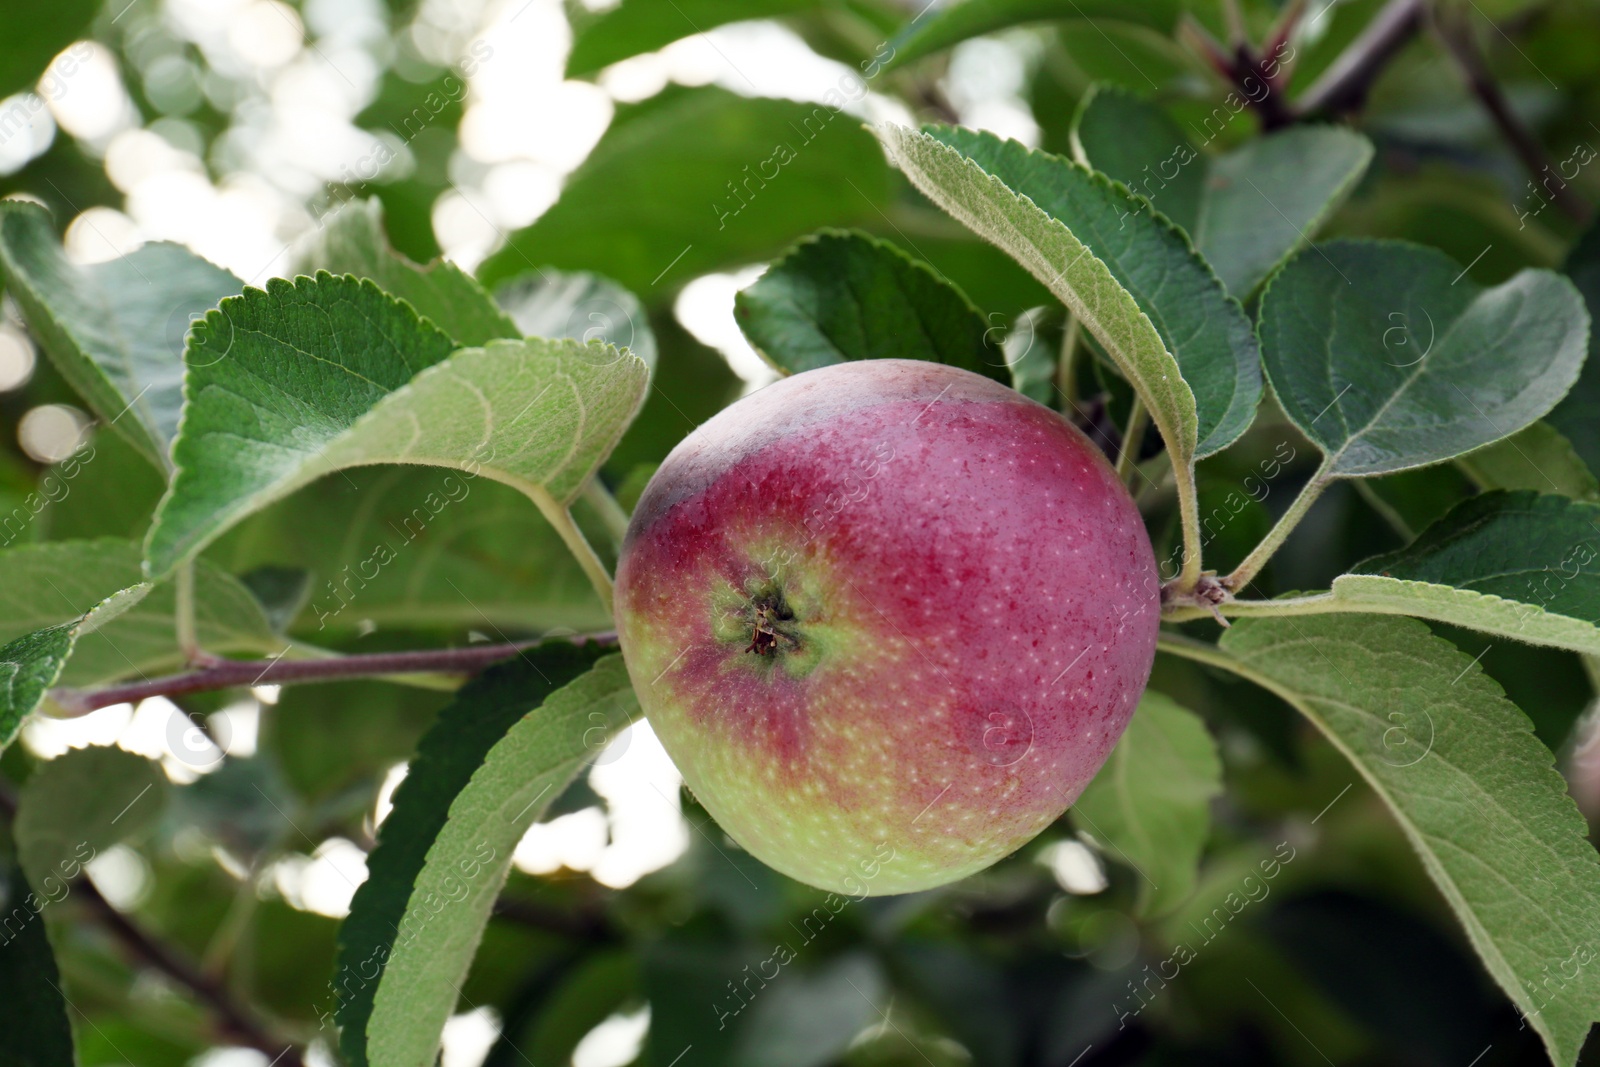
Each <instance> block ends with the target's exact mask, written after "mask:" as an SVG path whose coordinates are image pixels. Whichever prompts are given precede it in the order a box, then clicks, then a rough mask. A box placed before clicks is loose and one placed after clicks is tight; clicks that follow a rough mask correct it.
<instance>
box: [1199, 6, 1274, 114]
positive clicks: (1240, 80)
mask: <svg viewBox="0 0 1600 1067" xmlns="http://www.w3.org/2000/svg"><path fill="white" fill-rule="evenodd" d="M1242 32H1243V31H1242V28H1240V29H1239V33H1242ZM1178 37H1179V39H1180V40H1182V41H1183V42H1184V43H1185V44H1187V45H1188V46H1189V47H1190V48H1191V49H1193V50H1194V51H1195V52H1197V53H1198V54H1199V55H1200V57H1201V58H1202V59H1204V60H1205V61H1206V63H1207V64H1209V65H1210V67H1211V69H1212V70H1214V71H1216V72H1217V74H1218V75H1219V76H1220V77H1221V78H1222V79H1223V80H1224V81H1226V82H1228V83H1229V84H1231V85H1232V86H1233V87H1234V89H1236V90H1237V91H1238V93H1239V94H1240V95H1241V96H1242V97H1243V99H1244V101H1245V102H1246V103H1247V104H1248V105H1249V106H1250V107H1251V108H1252V109H1253V110H1254V111H1255V112H1256V114H1257V115H1258V116H1259V117H1260V119H1261V126H1262V129H1265V130H1276V129H1281V128H1282V127H1284V126H1288V125H1289V124H1291V123H1292V122H1294V120H1295V114H1294V111H1293V110H1292V109H1291V108H1290V107H1289V104H1288V102H1287V101H1286V100H1285V99H1284V93H1283V88H1284V84H1285V82H1286V80H1287V79H1286V78H1285V74H1286V71H1285V70H1284V69H1282V67H1281V65H1280V69H1278V70H1277V71H1275V72H1272V73H1269V70H1270V69H1271V67H1272V66H1273V63H1274V61H1275V56H1274V55H1273V54H1272V53H1268V54H1266V55H1262V54H1260V53H1258V52H1256V50H1255V47H1254V46H1253V45H1251V43H1250V42H1249V41H1248V40H1245V39H1243V38H1242V37H1241V38H1240V39H1238V40H1237V41H1235V42H1234V43H1232V44H1229V45H1223V44H1222V42H1220V41H1218V40H1217V39H1216V38H1215V37H1213V36H1211V34H1210V33H1209V32H1207V30H1206V28H1205V27H1204V26H1202V25H1201V24H1200V23H1199V22H1198V21H1196V20H1195V19H1194V18H1193V17H1192V16H1187V15H1186V16H1184V21H1183V22H1181V23H1179V25H1178Z"/></svg>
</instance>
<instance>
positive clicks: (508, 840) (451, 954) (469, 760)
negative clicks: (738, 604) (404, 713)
mask: <svg viewBox="0 0 1600 1067" xmlns="http://www.w3.org/2000/svg"><path fill="white" fill-rule="evenodd" d="M602 651H603V650H601V649H599V648H597V647H596V646H595V645H594V644H593V643H590V644H588V645H583V646H574V645H568V644H550V645H544V646H541V647H539V648H537V649H534V650H531V651H529V652H527V653H525V654H524V655H523V656H521V657H519V658H517V659H515V660H512V661H509V662H507V663H504V664H502V665H500V666H497V667H494V668H491V669H490V670H488V671H486V672H485V673H484V674H483V675H482V676H481V677H480V678H478V679H477V680H476V681H474V682H472V683H470V684H468V685H467V686H466V687H465V688H463V689H462V690H461V691H460V693H458V694H457V696H456V699H455V701H454V703H452V704H451V705H450V706H449V707H447V708H445V709H444V710H443V711H442V712H440V715H439V721H438V723H437V725H435V726H434V728H433V729H432V730H430V731H429V732H428V734H427V736H426V737H424V738H423V739H422V743H421V745H420V746H419V747H418V750H417V755H416V758H415V759H414V760H413V761H412V764H411V770H410V773H409V774H408V775H407V776H406V779H405V781H404V782H403V783H401V785H400V788H399V789H397V790H396V791H395V796H394V810H393V811H392V812H391V813H390V815H389V817H388V818H387V819H385V820H384V823H383V825H382V827H381V828H380V830H379V834H378V847H377V848H376V849H374V850H373V852H372V854H371V856H370V858H369V860H368V871H369V877H368V879H367V881H366V882H364V883H363V884H362V886H361V888H360V889H359V890H357V892H356V896H355V899H354V900H353V901H352V902H351V906H350V917H349V918H348V919H346V920H345V923H344V926H343V928H342V930H341V932H340V937H339V947H340V952H339V970H338V974H337V977H336V979H335V988H336V989H337V990H338V991H339V994H340V1004H339V1009H338V1019H339V1023H340V1026H341V1028H342V1029H341V1035H340V1046H341V1049H342V1050H343V1052H344V1054H345V1057H346V1058H347V1059H348V1060H350V1062H351V1063H352V1064H355V1065H356V1067H366V1065H367V1064H369V1063H378V1064H383V1065H384V1067H408V1065H410V1067H430V1065H431V1064H432V1063H433V1062H434V1058H435V1056H436V1054H437V1052H438V1047H439V1035H440V1032H441V1030H442V1029H443V1027H444V1023H445V1021H446V1020H447V1019H448V1018H449V1016H450V1013H451V1010H452V1009H453V1008H454V1006H455V1003H456V999H457V996H458V992H457V991H458V989H459V987H460V985H461V983H462V981H464V980H465V978H466V974H467V969H468V967H469V966H470V964H471V962H472V956H473V953H474V951H475V950H476V948H477V945H478V940H479V938H480V937H481V936H482V933H483V928H484V925H485V924H486V923H487V922H488V919H489V913H490V910H491V909H492V908H493V906H494V901H495V898H496V897H497V896H498V895H499V892H500V887H501V886H502V885H503V884H504V882H505V878H506V872H507V871H508V870H509V868H510V865H511V853H512V851H513V850H514V849H515V848H516V845H517V842H518V841H520V840H521V839H522V836H523V834H524V833H525V832H526V831H527V829H528V827H529V826H531V825H532V824H533V823H534V822H535V821H536V820H537V819H538V818H539V815H540V814H541V813H542V812H543V810H544V808H545V807H546V806H547V805H548V804H549V803H550V801H551V800H553V799H554V798H555V797H556V796H557V795H558V794H559V793H560V792H561V789H562V787H563V786H564V785H565V784H566V783H567V782H569V781H571V779H572V777H573V776H574V775H575V774H576V773H577V771H578V769H579V767H580V766H581V765H582V763H583V761H584V760H585V759H586V758H591V757H593V756H595V755H596V754H598V750H599V748H600V747H601V746H603V745H604V743H605V742H606V741H607V740H609V739H610V738H611V737H614V736H615V735H616V732H617V731H619V730H621V729H623V728H624V727H625V726H626V725H627V724H628V723H629V722H630V721H631V720H632V719H633V718H634V717H635V716H636V715H637V714H638V705H637V703H636V702H635V700H634V697H633V690H632V688H631V687H630V686H629V684H628V677H627V672H626V670H625V669H624V668H623V665H622V657H621V656H620V655H616V654H611V655H606V656H602Z"/></svg>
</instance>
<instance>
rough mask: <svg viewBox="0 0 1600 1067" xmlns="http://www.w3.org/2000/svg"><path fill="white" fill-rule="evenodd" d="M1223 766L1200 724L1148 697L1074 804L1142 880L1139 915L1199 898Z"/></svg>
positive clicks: (1157, 696) (1083, 821)
mask: <svg viewBox="0 0 1600 1067" xmlns="http://www.w3.org/2000/svg"><path fill="white" fill-rule="evenodd" d="M1221 792H1222V761H1221V760H1220V759H1219V758H1218V756H1217V746H1216V742H1214V741H1213V740H1212V739H1211V734H1210V732H1209V731H1208V730H1207V729H1206V725H1205V723H1204V722H1202V721H1201V719H1200V717H1199V716H1198V715H1196V714H1195V713H1194V712H1192V711H1190V710H1188V709H1187V708H1185V707H1182V706H1181V705H1179V704H1178V703H1176V702H1175V701H1173V700H1172V699H1171V698H1169V697H1167V696H1164V695H1162V694H1161V693H1157V692H1153V691H1146V693H1145V694H1144V696H1143V697H1142V698H1141V699H1140V701H1139V707H1138V709H1137V710H1136V711H1135V712H1134V714H1133V718H1132V719H1131V720H1130V721H1129V723H1128V729H1127V730H1126V731H1125V732H1124V733H1123V735H1122V738H1121V740H1119V741H1118V742H1117V747H1116V748H1114V749H1112V750H1111V758H1110V759H1108V760H1107V761H1106V764H1105V766H1104V767H1102V768H1101V769H1100V772H1099V773H1098V774H1096V775H1095V777H1094V779H1093V780H1092V781H1090V783H1089V787H1088V788H1087V789H1085V790H1084V791H1083V795H1082V796H1080V797H1078V800H1077V803H1076V804H1074V805H1073V812H1074V813H1075V814H1074V817H1075V818H1076V819H1078V820H1079V821H1080V825H1082V826H1083V827H1084V829H1086V830H1088V831H1089V832H1090V833H1091V834H1093V835H1095V836H1096V837H1097V838H1099V839H1100V840H1101V841H1102V842H1104V843H1105V844H1106V845H1109V846H1110V848H1111V850H1112V853H1113V855H1115V856H1116V857H1119V858H1121V859H1123V860H1124V861H1126V862H1127V863H1128V864H1129V865H1131V866H1132V867H1133V868H1134V869H1135V870H1136V871H1138V873H1139V875H1140V882H1139V910H1140V912H1141V913H1142V914H1145V915H1160V914H1163V913H1165V912H1167V911H1170V910H1171V909H1172V908H1174V907H1177V906H1178V905H1179V904H1182V903H1183V902H1184V901H1185V900H1186V899H1188V897H1189V895H1190V894H1191V893H1192V892H1193V891H1194V886H1195V880H1196V877H1197V875H1198V873H1199V869H1200V853H1201V850H1202V849H1204V848H1205V843H1206V838H1207V836H1208V835H1209V834H1210V832H1211V799H1212V798H1213V797H1215V796H1217V795H1218V794H1220V793H1221Z"/></svg>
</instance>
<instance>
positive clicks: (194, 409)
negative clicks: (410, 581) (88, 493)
mask: <svg viewBox="0 0 1600 1067" xmlns="http://www.w3.org/2000/svg"><path fill="white" fill-rule="evenodd" d="M453 347H454V346H453V344H452V343H451V341H450V338H448V337H447V336H445V335H444V334H442V333H440V332H439V331H438V330H436V329H435V328H434V327H433V326H432V324H430V323H428V322H425V321H423V320H420V319H418V318H417V317H416V315H415V314H414V313H413V312H412V311H411V309H410V307H409V306H407V305H406V304H403V303H401V302H400V301H397V300H395V299H394V298H393V297H390V296H388V295H386V294H384V293H382V292H380V291H379V290H378V289H377V287H376V286H374V285H373V283H371V282H370V281H368V282H358V281H357V280H356V279H355V278H351V277H343V278H336V277H333V276H332V275H329V274H326V273H323V274H319V275H318V276H317V277H316V278H315V279H312V278H304V277H302V278H299V279H297V280H296V281H294V282H292V283H291V282H287V281H283V280H281V279H274V280H273V281H271V282H268V283H267V290H266V291H265V292H263V291H261V290H259V289H250V290H247V291H246V292H245V294H244V295H242V296H238V297H234V298H232V299H229V300H227V301H224V302H223V306H222V307H221V308H220V309H218V310H216V311H213V312H212V313H211V314H209V315H207V316H206V319H205V321H204V322H203V323H201V324H197V325H196V327H195V329H194V331H193V332H192V334H191V337H190V343H189V350H188V353H187V360H188V363H189V373H188V376H187V378H186V380H185V395H186V397H187V398H188V401H189V403H188V407H187V409H186V410H185V414H184V424H183V432H182V433H181V434H180V435H179V437H178V440H177V442H176V443H175V445H174V446H173V456H174V458H175V459H176V460H177V466H178V469H177V473H176V474H175V476H174V479H173V483H172V486H171V488H170V489H169V490H168V492H167V496H166V498H165V499H163V500H162V502H161V507H160V509H159V510H158V511H157V512H156V518H155V523H154V525H153V526H152V528H151V531H150V537H149V541H148V543H147V554H148V557H149V560H150V567H151V571H152V573H154V574H157V575H162V574H166V573H168V572H170V571H171V569H172V568H173V567H175V566H176V565H177V564H178V563H180V562H181V561H182V560H184V559H186V558H188V557H190V556H192V555H193V554H194V553H196V552H198V551H200V550H201V549H202V548H204V547H205V546H206V545H207V544H209V543H210V542H211V541H212V540H214V539H215V538H216V537H217V536H218V535H220V534H221V533H222V532H224V531H225V530H227V529H228V528H229V527H230V526H232V525H233V524H234V523H236V522H238V521H239V520H240V519H242V518H244V517H245V516H246V515H248V514H250V513H251V512H253V511H257V510H259V509H260V508H262V507H264V506H265V505H267V504H269V503H271V502H272V501H274V500H278V499H281V498H282V497H285V496H287V495H288V494H289V493H291V492H292V491H294V490H295V489H298V488H299V487H301V486H303V485H306V484H308V483H310V482H312V481H315V480H316V479H317V478H319V477H321V476H322V475H325V474H329V473H332V472H334V471H337V470H340V469H342V468H345V467H354V466H363V465H368V464H374V463H410V464H418V465H424V466H440V467H455V468H458V469H462V470H467V471H470V472H472V473H474V474H476V473H478V472H480V471H481V472H482V473H484V474H487V475H488V476H489V477H491V478H495V479H497V480H499V481H504V482H506V483H508V484H510V485H513V486H515V487H516V488H518V489H520V490H522V491H523V492H524V493H525V494H526V495H528V496H529V497H530V498H531V499H533V500H534V502H535V503H537V504H538V505H539V506H540V508H541V510H543V511H545V513H546V514H547V515H552V517H553V512H554V511H555V510H556V509H558V508H563V507H565V505H566V504H568V503H570V502H571V500H572V498H573V497H574V496H576V495H577V493H578V491H579V490H580V489H581V488H582V486H583V483H584V481H585V480H586V479H587V478H588V477H589V475H590V474H591V473H592V472H593V471H594V469H595V468H596V467H597V466H598V465H599V464H600V463H601V462H602V461H603V460H604V459H605V457H606V456H607V455H608V454H610V451H611V449H612V447H613V446H614V445H615V444H616V441H617V438H618V437H619V436H620V435H621V433H622V431H623V429H625V428H626V426H627V424H628V422H629V420H630V419H631V418H632V417H633V415H634V412H635V411H637V409H638V406H639V403H640V401H641V400H642V399H643V394H644V389H645V386H646V379H647V377H648V372H647V370H646V368H645V366H644V364H643V362H642V361H640V360H639V359H637V358H636V357H633V356H630V355H627V354H625V353H619V352H617V350H616V349H614V348H611V347H609V346H605V345H583V344H580V343H578V342H576V341H570V340H562V341H545V340H540V339H537V338H530V339H528V340H525V341H493V342H491V343H490V344H489V345H488V346H487V347H484V348H467V349H462V350H460V351H458V352H456V353H455V354H454V355H453V356H452V355H451V354H450V353H451V349H452V348H453ZM447 357H448V358H447Z"/></svg>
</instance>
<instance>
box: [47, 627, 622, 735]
mask: <svg viewBox="0 0 1600 1067" xmlns="http://www.w3.org/2000/svg"><path fill="white" fill-rule="evenodd" d="M572 640H573V641H574V642H575V643H579V644H582V643H584V642H588V641H594V642H597V643H600V644H614V643H616V640H617V635H616V634H615V633H611V632H606V633H598V634H582V635H579V636H577V637H574V638H572ZM536 644H538V642H536V641H531V642H525V643H518V644H504V645H469V646H467V647H465V648H437V649H426V650H423V651H419V652H372V653H366V654H363V655H356V656H331V657H329V658H326V659H303V660H287V659H271V660H219V661H217V662H214V663H212V664H210V665H208V666H205V667H201V668H200V669H199V670H194V671H189V672H188V673H186V674H173V675H168V676H166V677H164V678H150V679H147V680H145V681H140V682H128V683H125V684H122V685H113V686H107V687H106V688H104V689H84V690H80V689H57V690H55V691H54V692H52V694H51V696H52V698H53V699H54V700H55V702H56V703H57V704H59V705H60V706H61V707H62V708H63V709H64V710H66V711H68V712H72V713H74V714H80V715H81V714H84V713H86V712H90V711H94V710H95V709H96V708H104V707H110V706H111V705H112V704H127V703H133V702H135V701H139V700H144V699H145V698H147V697H156V696H178V695H181V694H184V693H201V692H205V691H207V690H212V689H230V688H233V687H235V686H245V685H293V684H295V683H297V682H325V681H331V680H333V679H338V678H376V677H385V676H392V675H402V674H461V675H469V674H476V673H477V672H478V671H480V670H482V669H483V668H485V667H487V666H489V665H490V664H491V663H497V662H499V661H500V660H503V659H510V658H511V657H512V656H515V655H518V654H519V653H521V652H524V651H526V650H528V649H529V648H532V647H533V646H534V645H536Z"/></svg>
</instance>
